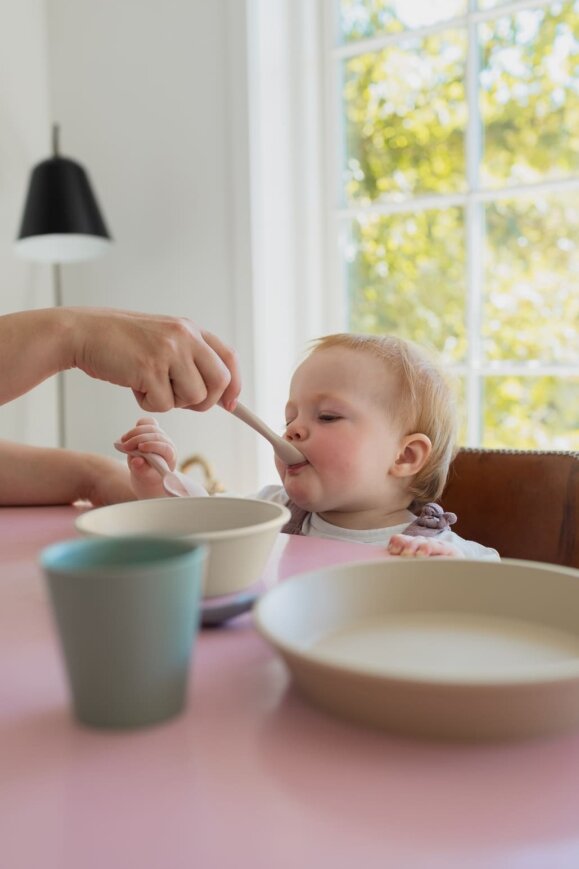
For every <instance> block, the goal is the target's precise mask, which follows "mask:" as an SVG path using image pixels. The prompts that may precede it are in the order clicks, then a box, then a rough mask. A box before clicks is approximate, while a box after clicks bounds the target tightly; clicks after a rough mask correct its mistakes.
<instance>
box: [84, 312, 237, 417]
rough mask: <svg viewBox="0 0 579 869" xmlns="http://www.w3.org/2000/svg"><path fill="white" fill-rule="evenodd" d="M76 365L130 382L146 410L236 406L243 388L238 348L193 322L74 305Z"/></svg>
mask: <svg viewBox="0 0 579 869" xmlns="http://www.w3.org/2000/svg"><path fill="white" fill-rule="evenodd" d="M73 310H74V317H75V327H74V336H73V341H74V344H73V347H74V351H73V352H74V356H73V365H72V367H76V368H80V369H81V370H82V371H84V372H85V373H86V374H88V375H90V376H91V377H97V378H99V379H100V380H107V381H109V382H110V383H116V384H117V385H119V386H129V387H130V388H131V389H132V390H133V393H134V394H135V398H136V399H137V401H138V403H139V404H140V406H141V407H142V408H143V409H144V410H148V411H155V412H161V411H166V410H170V409H171V408H173V407H184V408H189V409H191V410H198V411H200V410H207V409H208V408H210V407H212V406H213V405H214V404H216V403H217V402H218V401H221V403H222V404H223V405H224V406H225V407H226V409H230V408H233V407H234V406H235V402H236V399H237V396H238V395H239V391H240V388H241V379H240V375H239V370H238V366H237V359H236V355H235V352H234V351H233V350H232V349H231V348H230V347H227V346H226V345H225V344H224V343H223V342H222V341H221V340H220V339H219V338H218V337H217V336H216V335H213V334H212V333H211V332H207V331H205V330H202V329H199V328H198V327H197V326H196V325H195V323H193V321H192V320H189V319H187V318H184V317H181V318H177V317H164V316H157V315H155V316H153V315H150V314H139V313H134V312H131V311H116V310H106V309H105V310H103V309H94V308H93V309H78V308H77V309H73Z"/></svg>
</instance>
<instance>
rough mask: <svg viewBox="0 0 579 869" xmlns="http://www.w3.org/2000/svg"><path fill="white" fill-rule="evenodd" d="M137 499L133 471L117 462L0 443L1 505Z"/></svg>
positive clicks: (57, 450)
mask: <svg viewBox="0 0 579 869" xmlns="http://www.w3.org/2000/svg"><path fill="white" fill-rule="evenodd" d="M134 499H135V495H134V493H133V490H132V488H131V482H130V476H129V472H128V470H127V468H126V467H125V466H124V465H123V464H121V462H118V461H116V460H115V459H110V458H107V457H106V456H99V455H96V454H93V453H81V452H76V451H74V450H61V449H52V448H50V447H33V446H27V445H23V444H16V443H12V442H10V441H0V506H3V507H6V506H21V505H24V504H27V505H46V504H73V503H74V502H75V501H90V502H91V503H92V504H93V505H94V506H95V507H97V506H101V505H104V504H116V503H118V502H119V501H133V500H134Z"/></svg>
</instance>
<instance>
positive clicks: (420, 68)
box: [343, 30, 466, 204]
mask: <svg viewBox="0 0 579 869" xmlns="http://www.w3.org/2000/svg"><path fill="white" fill-rule="evenodd" d="M465 57H466V43H465V34H464V32H462V31H454V30H453V31H449V32H445V33H436V34H432V35H431V36H428V37H426V38H424V39H421V40H417V39H413V40H411V41H410V42H406V43H405V44H404V46H402V45H393V46H389V47H388V48H386V49H384V50H383V51H380V52H376V53H375V52H372V53H369V54H361V55H359V56H357V57H354V58H351V59H349V60H348V61H346V62H345V63H344V70H343V73H344V84H343V101H344V105H343V111H344V119H345V120H344V126H345V137H346V142H345V149H344V150H345V166H344V170H343V178H344V189H345V196H346V199H347V200H349V201H355V202H356V203H362V204H363V203H370V202H379V201H380V200H383V201H387V200H388V199H390V200H391V199H393V198H400V197H401V196H402V195H408V194H417V193H427V192H428V193H432V192H437V193H441V192H455V191H457V190H464V189H465V184H466V181H465V156H464V133H465V125H466V103H465V66H466V61H465Z"/></svg>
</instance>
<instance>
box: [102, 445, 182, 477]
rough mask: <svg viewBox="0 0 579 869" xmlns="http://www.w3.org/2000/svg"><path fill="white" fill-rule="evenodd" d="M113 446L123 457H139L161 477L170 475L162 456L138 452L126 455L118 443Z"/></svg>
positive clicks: (134, 451)
mask: <svg viewBox="0 0 579 869" xmlns="http://www.w3.org/2000/svg"><path fill="white" fill-rule="evenodd" d="M113 446H114V447H115V448H116V449H117V450H118V451H119V452H120V453H123V455H125V456H140V457H141V458H142V459H144V460H145V461H146V462H148V464H149V465H151V467H152V468H154V469H155V470H156V471H157V472H158V473H159V474H160V475H161V476H162V477H164V476H165V474H170V473H171V468H170V467H169V465H168V464H167V462H166V461H165V459H164V458H163V457H162V456H158V455H157V454H156V453H142V452H141V451H140V450H132V452H130V453H127V452H126V451H125V450H124V449H123V445H122V444H121V443H120V442H118V441H115V443H114V444H113Z"/></svg>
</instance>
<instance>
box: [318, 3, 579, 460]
mask: <svg viewBox="0 0 579 869" xmlns="http://www.w3.org/2000/svg"><path fill="white" fill-rule="evenodd" d="M324 4H325V5H324V20H325V28H324V29H325V40H326V52H325V53H326V58H327V64H326V74H325V94H326V97H325V105H326V116H325V125H326V131H327V133H326V137H325V138H326V142H327V143H328V148H327V153H328V157H329V159H328V160H327V163H326V179H325V187H326V190H327V191H328V194H329V195H328V206H327V208H328V215H329V219H328V222H327V224H328V233H327V246H326V253H325V258H326V264H327V265H326V273H327V276H328V284H327V288H326V293H325V296H326V297H325V304H324V308H325V321H326V322H327V323H328V325H329V327H330V330H331V331H343V330H345V329H347V323H348V298H347V294H348V287H347V281H346V269H345V268H344V263H343V259H342V254H341V245H340V237H341V233H343V232H344V228H345V227H347V226H348V225H349V223H350V221H352V219H353V218H354V219H355V218H356V216H359V215H361V214H367V215H370V214H374V215H386V216H387V215H390V214H394V213H415V212H417V211H423V210H426V209H443V208H448V207H451V206H459V207H462V208H463V209H464V216H465V261H466V275H465V284H466V299H465V306H466V307H465V322H466V335H467V345H468V351H467V358H466V360H465V362H464V363H463V364H460V365H453V366H451V370H452V372H453V373H454V374H456V375H458V376H460V377H462V378H464V382H465V401H466V410H467V415H466V419H467V431H466V436H465V443H464V446H469V447H478V446H480V445H481V441H482V439H483V434H484V432H483V426H482V417H483V399H482V396H483V394H484V390H483V388H482V387H483V385H484V381H485V378H486V377H489V376H508V375H514V376H518V377H533V378H536V377H542V376H554V377H566V376H578V375H579V365H578V366H569V365H568V366H557V365H552V364H551V365H549V364H544V363H540V362H537V363H533V364H532V365H528V364H515V363H510V362H485V361H484V360H483V356H482V342H481V325H482V319H481V318H482V300H483V290H484V286H483V284H484V275H483V268H482V267H481V266H480V265H477V263H482V262H483V253H484V246H485V215H484V207H485V204H486V203H489V202H497V201H499V200H501V199H508V198H514V197H518V196H527V195H530V194H539V195H541V194H551V193H557V192H559V191H561V192H563V191H564V192H565V193H568V192H569V191H571V190H578V191H579V174H578V175H576V176H570V177H566V178H564V179H551V180H547V181H544V182H538V183H536V184H530V185H529V184H527V185H508V186H507V185H505V186H501V187H493V188H485V187H482V186H481V185H480V183H479V182H480V179H479V168H480V159H481V156H482V134H483V127H482V119H481V116H480V108H479V100H478V94H479V50H478V42H477V28H478V25H479V24H480V23H481V22H484V21H492V20H494V19H496V18H498V17H505V16H507V15H512V14H516V13H518V12H521V11H526V10H531V9H539V8H549V7H550V6H552V5H553V0H515V2H506V3H497V4H496V5H495V6H493V7H492V8H490V9H485V10H477V9H476V5H477V4H476V0H468V9H467V12H466V13H465V14H464V15H462V16H457V17H453V18H448V19H445V20H444V21H441V22H437V23H436V24H433V25H431V26H427V27H420V28H415V29H410V30H405V31H403V32H402V33H399V34H385V35H383V36H377V37H373V38H371V39H362V40H357V41H352V42H347V43H342V42H340V38H339V37H340V33H339V0H324ZM453 27H454V28H459V27H461V28H464V29H465V31H466V37H467V56H466V100H467V113H468V116H467V126H466V130H465V150H466V190H465V191H464V192H463V193H451V194H433V195H418V196H408V197H406V198H403V199H397V201H396V202H392V203H379V204H378V203H376V204H372V205H362V204H360V205H355V206H347V205H346V204H345V201H344V185H343V182H342V179H341V174H342V169H343V166H344V156H345V155H344V151H343V147H344V140H345V136H344V135H343V124H342V109H341V106H342V87H341V68H342V64H343V62H344V61H345V60H346V59H347V58H349V57H353V56H356V55H359V54H365V53H369V52H378V51H380V50H382V49H384V48H385V47H387V46H389V45H393V44H400V43H403V42H404V41H408V40H415V39H420V38H421V37H424V36H428V35H430V34H432V33H436V32H439V31H441V30H448V29H450V28H453ZM449 367H450V366H449Z"/></svg>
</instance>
